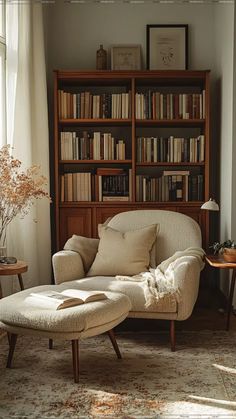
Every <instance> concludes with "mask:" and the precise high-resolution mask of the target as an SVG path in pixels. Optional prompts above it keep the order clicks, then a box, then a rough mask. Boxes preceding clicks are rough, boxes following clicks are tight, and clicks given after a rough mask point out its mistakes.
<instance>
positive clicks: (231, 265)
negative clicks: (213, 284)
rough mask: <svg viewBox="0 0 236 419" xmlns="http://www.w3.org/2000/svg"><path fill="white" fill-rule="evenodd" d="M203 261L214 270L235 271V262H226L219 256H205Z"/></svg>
mask: <svg viewBox="0 0 236 419" xmlns="http://www.w3.org/2000/svg"><path fill="white" fill-rule="evenodd" d="M205 259H206V262H208V263H209V265H211V266H213V267H214V268H221V269H236V262H226V260H224V258H223V256H221V255H206V256H205Z"/></svg>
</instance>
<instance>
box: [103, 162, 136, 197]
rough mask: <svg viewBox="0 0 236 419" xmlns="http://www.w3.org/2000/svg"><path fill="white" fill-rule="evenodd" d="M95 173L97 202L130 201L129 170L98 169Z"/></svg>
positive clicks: (130, 184)
mask: <svg viewBox="0 0 236 419" xmlns="http://www.w3.org/2000/svg"><path fill="white" fill-rule="evenodd" d="M96 173H97V174H96V175H95V182H96V189H95V191H96V200H97V201H131V199H132V198H131V196H132V183H131V182H132V181H131V179H132V177H131V169H129V170H125V169H121V168H99V169H97V172H96Z"/></svg>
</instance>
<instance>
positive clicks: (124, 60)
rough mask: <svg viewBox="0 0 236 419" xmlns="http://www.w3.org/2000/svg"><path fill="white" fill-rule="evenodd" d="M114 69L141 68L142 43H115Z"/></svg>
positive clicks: (113, 54) (112, 57) (112, 50)
mask: <svg viewBox="0 0 236 419" xmlns="http://www.w3.org/2000/svg"><path fill="white" fill-rule="evenodd" d="M111 69H112V70H141V47H140V45H113V46H112V47H111Z"/></svg>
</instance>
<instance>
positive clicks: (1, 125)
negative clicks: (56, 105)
mask: <svg viewBox="0 0 236 419" xmlns="http://www.w3.org/2000/svg"><path fill="white" fill-rule="evenodd" d="M5 142H6V35H5V1H1V2H0V146H1V145H3V144H4V143H5Z"/></svg>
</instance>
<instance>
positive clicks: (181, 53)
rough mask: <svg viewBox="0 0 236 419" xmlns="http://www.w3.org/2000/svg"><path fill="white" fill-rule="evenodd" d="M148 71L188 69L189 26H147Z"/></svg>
mask: <svg viewBox="0 0 236 419" xmlns="http://www.w3.org/2000/svg"><path fill="white" fill-rule="evenodd" d="M146 65H147V69H148V70H186V69H187V68H188V25H147V63H146Z"/></svg>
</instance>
